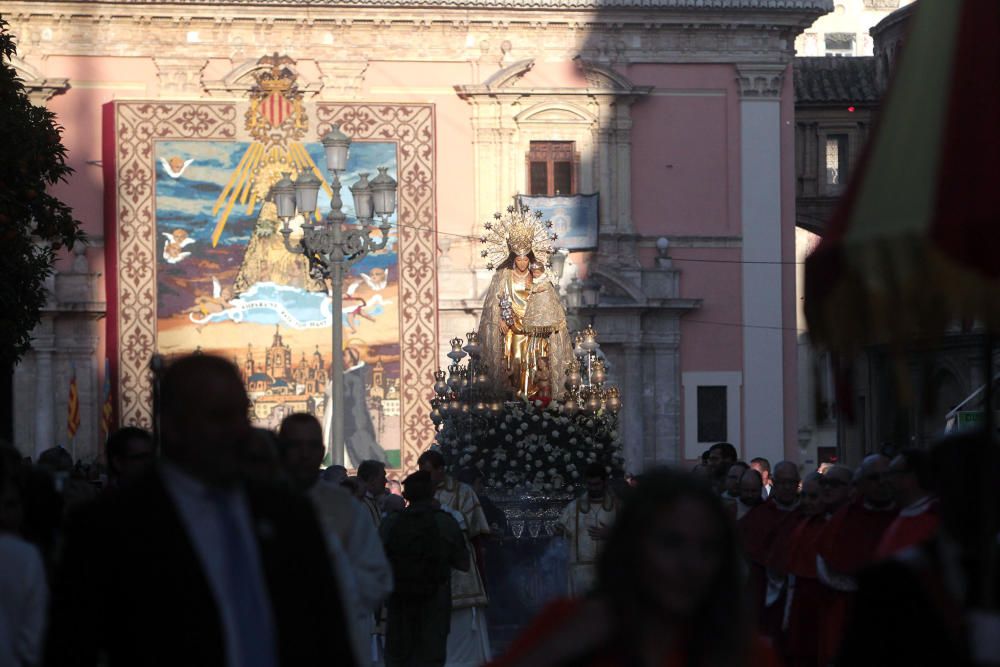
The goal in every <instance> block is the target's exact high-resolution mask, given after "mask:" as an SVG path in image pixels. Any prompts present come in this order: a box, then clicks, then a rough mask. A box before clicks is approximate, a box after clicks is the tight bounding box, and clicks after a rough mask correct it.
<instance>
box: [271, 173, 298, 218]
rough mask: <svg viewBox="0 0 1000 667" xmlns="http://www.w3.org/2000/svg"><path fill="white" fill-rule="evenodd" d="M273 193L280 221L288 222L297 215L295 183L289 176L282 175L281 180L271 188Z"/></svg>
mask: <svg viewBox="0 0 1000 667" xmlns="http://www.w3.org/2000/svg"><path fill="white" fill-rule="evenodd" d="M271 193H272V195H273V196H274V206H275V208H277V209H278V217H279V218H280V219H282V220H288V219H289V218H291V217H292V216H294V215H295V183H292V179H290V178H289V174H287V173H285V174H282V175H281V180H280V181H278V182H277V183H275V184H274V185H272V186H271Z"/></svg>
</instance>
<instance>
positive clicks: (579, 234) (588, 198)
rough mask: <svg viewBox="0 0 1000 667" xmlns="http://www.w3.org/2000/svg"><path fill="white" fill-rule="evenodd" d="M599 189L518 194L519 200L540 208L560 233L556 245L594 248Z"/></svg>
mask: <svg viewBox="0 0 1000 667" xmlns="http://www.w3.org/2000/svg"><path fill="white" fill-rule="evenodd" d="M598 197H599V195H598V193H596V192H595V193H594V194H590V195H555V196H547V195H520V199H521V202H522V203H524V204H525V205H526V206H529V207H530V208H531V209H532V210H536V211H541V212H542V215H543V217H544V218H545V219H546V220H551V221H552V229H553V231H554V232H555V233H556V234H558V235H559V247H560V248H565V249H567V250H596V249H597V232H598V211H599V208H598Z"/></svg>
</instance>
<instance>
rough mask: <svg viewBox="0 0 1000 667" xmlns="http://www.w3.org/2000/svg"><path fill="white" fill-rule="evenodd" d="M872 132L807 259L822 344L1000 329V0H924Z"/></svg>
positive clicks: (812, 313) (809, 308)
mask: <svg viewBox="0 0 1000 667" xmlns="http://www.w3.org/2000/svg"><path fill="white" fill-rule="evenodd" d="M915 6H916V10H915V11H914V13H913V16H912V17H911V19H910V22H911V25H910V26H909V35H908V37H907V41H906V45H905V48H904V50H903V53H902V55H901V56H900V57H899V65H898V67H897V68H896V71H895V73H894V75H893V81H892V85H891V87H890V89H889V92H888V94H887V97H886V100H885V104H884V105H883V108H882V111H881V114H880V118H879V122H878V125H877V127H876V130H875V132H874V133H873V134H872V137H871V138H870V139H869V141H868V146H867V148H866V152H865V154H864V155H863V156H862V159H861V162H860V165H859V168H858V169H857V170H855V176H854V178H852V180H851V183H850V186H849V187H848V189H847V192H846V193H845V195H844V197H843V198H842V199H841V200H840V202H839V205H838V208H837V210H836V212H835V213H834V215H833V219H832V220H831V221H830V225H829V229H828V230H827V232H826V233H825V234H824V236H823V239H822V241H821V242H820V244H819V245H818V246H817V248H816V250H815V251H813V253H812V254H811V255H809V257H808V258H807V259H806V266H805V274H806V282H805V292H806V294H805V312H806V317H807V318H808V320H809V335H810V337H811V338H812V339H813V341H814V342H817V343H820V344H822V345H825V346H829V347H831V348H833V349H834V350H843V351H847V352H850V351H853V350H857V349H858V348H860V347H861V346H863V345H867V344H870V343H880V342H896V343H898V342H900V341H903V340H909V339H912V338H915V337H925V336H929V335H935V334H938V333H940V332H942V331H944V330H945V328H946V327H947V326H948V325H949V324H951V323H953V322H956V321H972V320H976V321H979V322H983V323H985V324H986V325H988V326H989V327H990V328H992V329H993V330H1000V261H997V257H996V249H997V248H998V247H1000V224H997V213H996V191H997V184H996V179H995V173H996V168H995V162H996V156H997V154H998V153H1000V123H998V122H997V118H998V117H1000V86H998V85H997V76H998V73H1000V69H998V65H1000V2H997V0H921V2H920V3H919V5H915Z"/></svg>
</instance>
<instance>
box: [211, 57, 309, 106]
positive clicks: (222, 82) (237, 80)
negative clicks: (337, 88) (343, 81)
mask: <svg viewBox="0 0 1000 667" xmlns="http://www.w3.org/2000/svg"><path fill="white" fill-rule="evenodd" d="M285 66H286V67H287V68H288V69H289V70H291V72H292V73H293V74H294V75H295V79H296V84H297V86H298V89H299V91H300V92H302V93H306V94H309V93H313V94H315V93H317V92H319V91H320V90H321V89H322V88H323V84H322V83H320V82H319V81H310V80H308V79H307V78H306V77H303V76H300V72H299V69H298V68H297V67H296V66H295V64H288V65H285ZM269 69H270V65H268V64H265V63H262V62H260V60H258V59H251V60H246V61H244V62H242V63H240V64H238V65H237V66H236V67H234V68H233V69H232V70H230V71H229V72H228V73H227V74H225V75H224V76H223V77H222V78H220V79H214V80H206V81H205V82H204V83H203V86H204V88H205V92H207V93H209V94H210V95H219V96H234V97H244V96H245V95H247V94H248V93H249V92H250V91H251V90H252V89H253V88H254V87H255V86H256V85H257V80H256V79H255V78H254V75H255V74H257V73H258V72H260V71H262V70H269Z"/></svg>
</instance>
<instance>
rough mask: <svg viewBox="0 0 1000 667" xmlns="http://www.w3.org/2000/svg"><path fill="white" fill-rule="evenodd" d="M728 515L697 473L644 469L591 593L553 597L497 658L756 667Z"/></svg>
mask: <svg viewBox="0 0 1000 667" xmlns="http://www.w3.org/2000/svg"><path fill="white" fill-rule="evenodd" d="M740 568H741V564H740V556H739V552H738V546H737V541H736V535H735V532H734V528H733V524H732V520H731V519H730V517H729V516H728V515H727V513H726V510H725V508H724V506H723V504H722V502H721V500H720V499H719V498H718V496H717V495H716V494H714V493H713V492H712V491H711V488H710V487H709V486H708V485H706V484H705V483H704V482H703V481H701V480H699V479H696V478H694V477H693V476H691V475H688V474H685V473H682V472H675V471H671V470H658V471H655V472H652V473H649V474H644V475H643V477H642V481H641V482H640V484H639V485H638V487H637V488H635V489H634V491H633V492H632V493H630V494H629V497H628V498H627V499H626V502H625V505H624V508H623V510H622V512H621V514H619V517H618V520H617V522H616V523H615V525H614V526H613V527H612V530H611V534H610V536H609V538H608V541H607V544H606V546H605V549H604V551H603V553H602V555H601V558H600V561H599V563H598V570H597V583H596V585H595V587H594V590H593V592H592V593H591V594H590V595H589V596H587V597H586V598H584V599H579V600H558V601H556V602H553V603H551V604H550V605H549V606H548V607H547V608H546V609H545V610H543V612H542V613H541V614H540V615H539V617H538V618H536V619H535V621H534V622H533V624H532V625H531V626H530V627H529V628H528V629H527V630H526V631H525V632H524V633H523V634H522V635H521V636H520V637H519V638H518V639H517V640H515V641H514V643H513V644H512V645H511V647H510V649H509V650H508V652H507V653H506V655H504V656H503V657H501V658H500V659H499V660H497V661H496V662H495V663H494V667H553V666H556V665H566V666H573V667H619V666H620V667H744V666H746V667H762V666H766V665H770V664H773V662H774V657H773V654H772V653H771V652H770V650H769V649H768V648H767V647H766V646H765V645H763V644H760V643H758V642H757V641H755V640H754V639H753V638H752V636H751V633H750V630H749V623H748V618H747V614H746V610H745V606H744V596H743V592H742V586H743V584H742V574H741V569H740Z"/></svg>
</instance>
